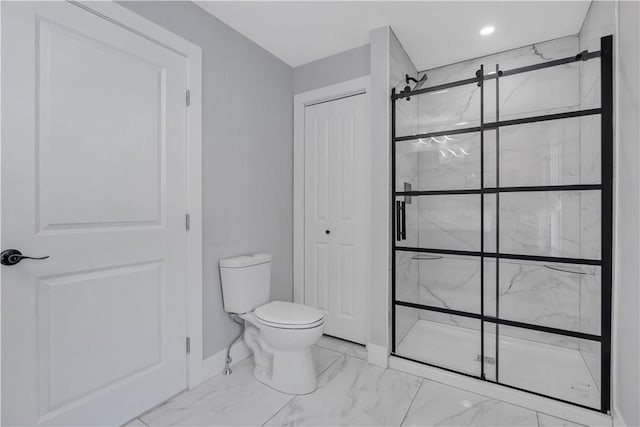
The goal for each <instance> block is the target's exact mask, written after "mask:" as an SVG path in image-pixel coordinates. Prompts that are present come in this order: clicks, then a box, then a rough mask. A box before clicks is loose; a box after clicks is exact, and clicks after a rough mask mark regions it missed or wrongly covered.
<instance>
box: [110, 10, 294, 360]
mask: <svg viewBox="0 0 640 427" xmlns="http://www.w3.org/2000/svg"><path fill="white" fill-rule="evenodd" d="M120 4H122V5H123V6H125V7H127V8H128V9H131V10H132V11H134V12H136V13H138V14H139V15H142V16H144V17H145V18H147V19H149V20H151V21H154V22H155V23H157V24H159V25H161V26H163V27H165V28H167V29H168V30H170V31H172V32H174V33H176V34H178V35H179V36H181V37H183V38H185V39H187V40H189V41H191V42H192V43H195V44H197V45H198V46H200V47H201V48H202V49H203V54H204V65H203V67H204V70H203V154H202V156H203V159H202V164H203V174H204V177H203V180H204V182H203V193H204V194H203V206H204V212H203V214H204V215H203V216H204V235H203V239H204V242H203V246H204V248H203V249H204V252H203V255H204V295H203V302H202V303H203V309H204V310H203V311H204V325H203V329H204V350H203V353H204V357H208V356H211V355H212V354H214V353H216V352H218V351H220V350H221V349H223V348H225V347H226V346H227V345H228V344H229V343H230V341H231V340H232V339H233V338H234V335H235V334H237V332H238V327H237V325H235V324H234V323H233V322H232V321H231V320H230V319H229V316H228V315H227V314H226V313H225V312H224V310H223V308H222V293H221V288H220V276H219V274H218V267H217V262H218V260H219V259H220V258H225V257H229V256H234V255H239V254H242V253H247V252H257V251H260V252H268V253H271V254H273V273H272V292H271V294H272V295H271V296H272V298H273V299H280V300H287V301H290V300H291V299H292V292H293V268H292V258H293V254H292V240H293V228H292V212H293V189H292V185H293V184H292V182H293V177H292V168H293V160H292V159H293V130H292V129H293V119H292V117H293V111H292V96H293V92H292V81H293V70H292V68H291V67H289V66H288V65H287V64H285V63H284V62H282V61H280V60H279V59H277V58H276V57H274V56H273V55H271V54H270V53H268V52H267V51H266V50H264V49H262V48H261V47H259V46H258V45H256V44H255V43H253V42H252V41H250V40H249V39H247V38H246V37H244V36H243V35H241V34H240V33H238V32H237V31H235V30H233V29H231V28H230V27H229V26H227V25H226V24H224V23H222V22H221V21H220V20H218V19H216V18H214V17H213V16H211V15H209V14H208V13H206V12H205V11H203V10H202V9H200V8H199V7H198V6H196V5H195V4H193V3H191V2H178V1H168V2H164V1H153V2H144V1H136V2H120Z"/></svg>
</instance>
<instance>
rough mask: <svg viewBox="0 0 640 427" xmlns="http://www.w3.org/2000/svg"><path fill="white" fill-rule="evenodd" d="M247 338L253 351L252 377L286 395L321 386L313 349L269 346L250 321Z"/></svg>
mask: <svg viewBox="0 0 640 427" xmlns="http://www.w3.org/2000/svg"><path fill="white" fill-rule="evenodd" d="M244 341H245V343H246V344H247V346H248V347H249V348H250V349H251V351H252V352H253V358H254V362H255V368H254V370H253V376H254V377H255V379H257V380H258V381H260V382H261V383H263V384H265V385H268V386H269V387H271V388H273V389H275V390H278V391H280V392H282V393H286V394H308V393H313V392H314V391H315V390H316V388H317V387H318V382H317V378H316V372H315V368H314V366H313V359H312V357H311V348H310V346H309V347H305V348H302V349H298V350H278V349H275V348H273V347H271V346H269V345H268V344H267V343H266V342H265V341H264V339H263V337H262V336H261V334H260V331H259V330H258V328H256V327H255V326H253V325H251V324H250V323H247V325H246V327H245V333H244Z"/></svg>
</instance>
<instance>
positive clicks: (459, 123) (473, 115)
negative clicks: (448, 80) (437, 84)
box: [396, 83, 480, 136]
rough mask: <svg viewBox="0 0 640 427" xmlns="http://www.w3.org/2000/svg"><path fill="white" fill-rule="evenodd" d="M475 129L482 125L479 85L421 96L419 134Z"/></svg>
mask: <svg viewBox="0 0 640 427" xmlns="http://www.w3.org/2000/svg"><path fill="white" fill-rule="evenodd" d="M475 126H480V88H479V87H478V85H477V84H476V83H472V84H468V85H464V86H458V87H453V88H449V89H443V90H441V91H437V92H429V93H425V94H422V95H419V96H418V133H429V132H439V131H443V130H450V129H460V128H468V127H475ZM396 135H398V136H400V134H396Z"/></svg>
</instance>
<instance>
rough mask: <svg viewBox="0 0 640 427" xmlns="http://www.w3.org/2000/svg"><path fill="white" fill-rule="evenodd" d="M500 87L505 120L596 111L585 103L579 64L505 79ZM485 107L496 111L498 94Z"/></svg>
mask: <svg viewBox="0 0 640 427" xmlns="http://www.w3.org/2000/svg"><path fill="white" fill-rule="evenodd" d="M499 85H500V96H499V102H500V120H501V121H504V120H512V119H516V118H522V117H532V116H539V115H546V114H554V113H561V112H566V111H576V110H581V109H585V108H593V107H586V106H584V105H582V104H581V99H582V97H581V93H580V89H581V88H580V63H578V62H574V63H570V64H565V65H561V66H555V67H550V68H544V69H540V70H536V71H531V72H527V73H520V74H514V75H511V76H506V77H501V78H500V80H499ZM485 87H486V86H485ZM494 90H495V89H494ZM487 95H489V94H487ZM485 106H486V107H488V108H490V109H491V110H489V111H493V110H495V92H494V98H493V100H492V99H491V96H486V97H485ZM494 118H495V117H494Z"/></svg>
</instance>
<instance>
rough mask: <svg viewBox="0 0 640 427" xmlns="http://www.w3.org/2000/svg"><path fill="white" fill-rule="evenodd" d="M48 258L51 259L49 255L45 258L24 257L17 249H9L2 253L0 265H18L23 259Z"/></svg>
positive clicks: (44, 257)
mask: <svg viewBox="0 0 640 427" xmlns="http://www.w3.org/2000/svg"><path fill="white" fill-rule="evenodd" d="M47 258H49V255H47V256H43V257H32V256H26V255H22V252H20V251H19V250H17V249H7V250H5V251H2V252H0V264H2V265H16V264H17V263H19V262H20V261H22V260H23V259H35V260H39V259H47Z"/></svg>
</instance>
